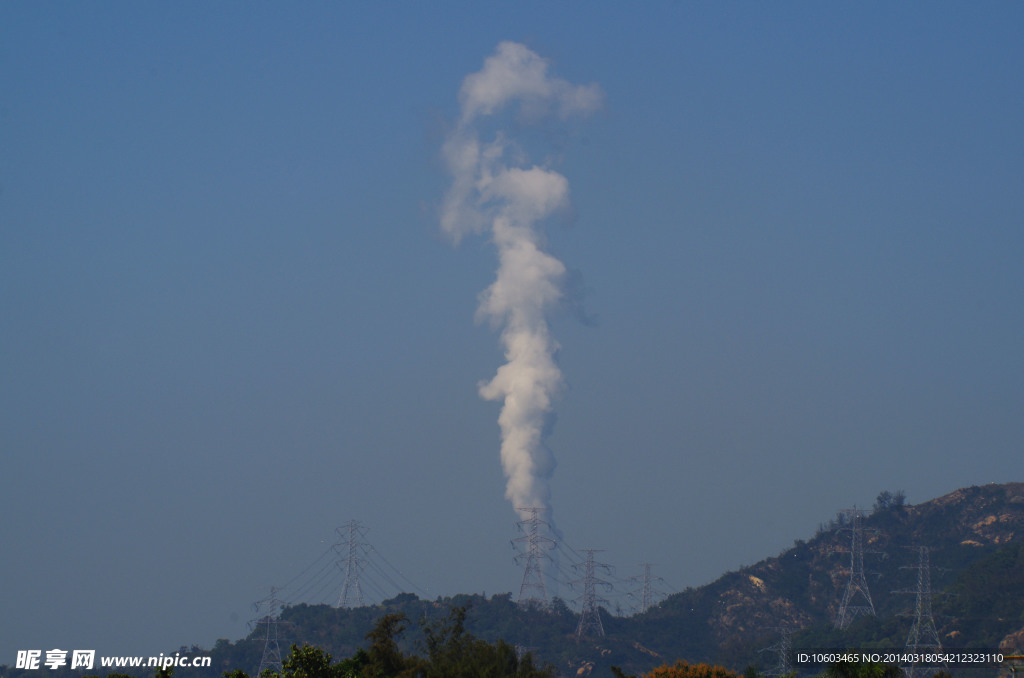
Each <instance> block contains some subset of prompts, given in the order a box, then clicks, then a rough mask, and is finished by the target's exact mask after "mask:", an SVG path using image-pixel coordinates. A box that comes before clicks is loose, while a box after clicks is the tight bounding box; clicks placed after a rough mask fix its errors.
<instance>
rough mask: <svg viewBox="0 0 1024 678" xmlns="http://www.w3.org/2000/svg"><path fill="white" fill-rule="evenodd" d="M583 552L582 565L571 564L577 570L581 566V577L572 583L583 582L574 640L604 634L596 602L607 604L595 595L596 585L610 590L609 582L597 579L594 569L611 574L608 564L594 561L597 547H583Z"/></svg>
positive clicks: (577, 640)
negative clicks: (585, 557)
mask: <svg viewBox="0 0 1024 678" xmlns="http://www.w3.org/2000/svg"><path fill="white" fill-rule="evenodd" d="M583 552H584V553H586V554H587V559H586V561H585V562H584V563H583V565H578V564H577V565H573V566H572V567H573V569H576V570H579V569H580V568H581V567H582V568H583V579H582V580H580V579H577V580H576V581H574V582H571V583H572V584H579V583H582V584H583V595H582V596H580V597H579V598H578V600H581V601H582V603H583V604H582V606H581V608H580V622H579V624H577V625H576V642H579V641H580V638H582V637H583V636H594V637H602V636H604V625H603V624H602V623H601V612H600V610H598V605H597V604H598V603H604V604H606V605H607V604H608V601H607V600H605V599H604V598H598V597H597V587H598V586H601V587H603V588H604V589H605V591H611V590H612V585H611V583H610V582H606V581H605V580H603V579H598V578H597V575H596V574H595V571H596V570H598V569H601V570H604V571H605V572H606V573H608V574H611V571H612V568H611V566H610V565H605V564H604V563H595V562H594V554H595V553H600V551H598V550H597V549H583Z"/></svg>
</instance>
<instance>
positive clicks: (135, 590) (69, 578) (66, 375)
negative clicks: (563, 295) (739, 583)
mask: <svg viewBox="0 0 1024 678" xmlns="http://www.w3.org/2000/svg"><path fill="white" fill-rule="evenodd" d="M1022 21H1024V9H1022V8H1021V6H1020V5H1019V4H1015V3H995V2H993V3H986V4H982V5H977V4H968V3H928V4H925V3H905V4H898V5H893V4H891V3H858V4H856V5H849V4H847V5H842V4H829V5H822V4H820V3H775V4H765V3H761V4H754V3H659V2H651V3H644V4H643V5H641V6H640V7H627V6H626V5H625V4H624V3H622V4H613V3H599V4H596V5H595V4H593V3H590V4H584V3H558V4H549V3H487V4H482V3H464V4H458V3H447V4H429V3H397V2H396V3H304V4H302V5H299V6H295V5H285V4H283V3H281V4H273V3H228V2H225V3H219V4H216V5H212V6H211V5H207V4H200V3H176V4H168V3H104V4H99V5H95V4H94V5H82V4H75V3H61V2H58V3H46V4H42V3H30V2H9V3H4V4H3V5H2V6H0V450H2V461H0V469H2V470H0V541H2V543H3V544H4V548H3V550H2V555H0V573H2V575H3V581H4V582H6V583H5V585H4V586H3V587H0V610H3V613H2V617H3V618H2V621H0V624H2V626H3V630H4V633H3V634H0V636H2V638H0V663H7V664H13V662H14V659H15V653H16V651H17V650H19V649H50V648H53V647H60V648H65V647H67V648H79V649H96V650H97V652H98V653H100V654H136V653H139V654H141V653H150V652H153V653H156V652H160V651H166V650H167V649H169V648H170V649H174V648H176V647H178V646H179V645H188V644H192V643H197V644H200V645H205V646H209V645H211V644H212V643H213V641H214V640H215V639H216V638H220V637H225V638H231V639H235V638H238V637H240V636H242V635H244V634H245V633H246V626H245V622H246V621H247V620H248V619H250V618H251V616H252V612H251V603H252V602H253V601H255V600H257V599H260V598H262V597H263V596H265V595H266V592H267V587H269V586H271V585H281V584H282V583H284V582H286V581H288V580H289V579H291V578H293V577H294V576H296V575H297V574H298V573H299V572H300V571H301V570H302V569H303V568H304V567H306V566H307V565H308V564H309V563H310V562H312V561H314V560H315V559H316V558H317V557H318V556H319V555H320V554H321V553H322V552H323V551H324V549H325V547H326V546H325V545H329V544H330V543H331V542H332V541H333V540H334V539H335V534H334V528H335V527H337V526H339V525H342V524H343V523H345V522H346V521H348V520H350V519H357V520H361V521H362V522H363V523H364V524H366V526H367V528H368V533H367V536H368V539H369V541H370V542H372V543H373V544H374V546H375V548H376V549H378V550H379V551H380V553H381V554H383V555H384V556H385V557H386V558H387V560H388V561H389V562H390V563H392V564H394V565H395V566H396V567H398V568H399V569H401V571H402V572H403V573H404V574H405V575H407V576H408V577H409V579H411V580H412V581H413V582H415V583H416V585H417V586H418V587H420V588H421V589H422V590H423V591H425V592H426V593H427V594H429V595H431V596H435V595H449V594H454V593H458V592H487V593H488V594H490V593H497V592H502V591H518V588H519V578H520V577H521V573H520V571H519V570H518V569H517V568H516V566H515V565H514V563H513V562H512V559H511V555H512V554H511V551H510V549H509V544H508V540H509V539H511V538H514V537H515V536H516V532H515V529H514V524H513V523H514V521H515V520H516V515H515V513H514V511H513V510H512V507H511V505H510V504H509V503H508V502H507V501H506V500H505V498H504V491H505V479H504V478H503V476H502V471H501V466H500V464H499V461H498V448H499V445H500V437H499V430H498V425H497V417H498V412H499V406H498V404H496V403H493V402H487V401H484V400H482V399H481V398H480V397H479V396H478V394H477V386H478V384H479V383H480V382H482V381H487V380H489V379H491V377H492V376H493V375H494V373H495V370H496V369H497V368H498V366H499V365H500V364H501V363H502V362H503V357H502V351H501V345H500V342H499V336H498V332H497V331H496V330H494V329H492V328H491V327H489V326H488V325H487V324H486V323H482V324H481V323H475V322H474V317H475V314H476V306H477V303H478V295H479V294H480V292H481V291H483V290H484V289H485V288H487V287H488V285H490V284H491V282H492V281H493V279H494V275H495V269H496V254H495V252H494V249H493V247H492V246H491V244H490V243H489V242H488V240H487V239H486V238H485V237H479V236H477V237H472V236H471V237H467V238H465V239H464V240H463V241H462V242H461V243H460V244H459V246H458V247H453V246H452V244H451V243H450V241H449V240H448V239H447V238H446V237H444V236H443V235H442V234H441V231H440V226H439V210H440V206H441V202H442V200H443V197H444V195H445V192H446V191H447V190H448V187H449V182H450V177H449V176H448V175H447V173H446V168H445V165H444V163H443V162H442V159H441V145H442V143H443V142H444V140H445V138H446V135H447V134H449V133H450V132H451V130H452V128H453V126H454V125H455V121H456V119H457V118H458V115H459V109H458V100H457V95H458V92H459V88H460V86H461V84H462V81H463V79H464V78H465V77H466V76H467V75H468V74H470V73H473V72H475V71H478V70H480V68H481V67H482V65H483V62H484V59H485V58H486V57H488V56H489V55H491V54H492V53H494V50H495V48H496V46H497V45H498V44H499V43H500V42H501V41H503V40H512V41H516V42H519V43H522V44H524V45H526V46H527V47H529V49H531V50H532V51H534V52H535V53H537V54H538V55H540V56H541V57H543V58H545V59H547V60H548V61H549V65H550V69H551V72H552V73H553V74H554V75H556V76H557V77H560V78H564V79H566V80H568V81H569V82H572V83H576V84H594V83H596V84H597V85H598V86H599V87H600V88H601V90H602V91H603V92H604V106H603V108H602V109H601V111H599V112H598V113H596V114H594V115H591V116H590V117H589V118H587V119H585V120H577V121H573V122H572V123H571V124H568V123H566V124H558V125H554V124H545V125H541V126H540V127H539V128H531V127H528V126H526V125H521V126H520V125H517V124H515V123H514V121H513V123H512V124H511V127H510V128H509V129H508V130H507V133H508V134H509V135H511V136H512V138H515V139H517V140H519V141H520V142H521V143H522V144H523V147H524V149H527V151H528V152H529V153H530V154H532V155H531V158H530V162H544V163H547V164H548V165H550V166H551V167H553V168H555V169H557V171H558V172H559V173H561V174H563V175H564V176H565V177H566V178H567V180H568V182H569V187H570V194H571V200H572V208H571V209H570V210H564V211H562V212H561V213H559V214H558V215H557V216H556V217H554V218H552V219H550V220H549V222H548V223H547V224H546V228H547V246H548V250H549V251H550V252H551V253H552V254H553V255H554V256H557V257H558V258H559V259H561V260H562V261H563V262H564V263H565V265H566V266H567V267H568V268H569V269H570V270H571V271H573V272H574V274H573V279H574V280H575V281H576V287H577V288H578V289H579V290H581V291H582V292H583V297H584V309H585V312H586V314H587V316H588V317H590V318H591V319H592V321H591V322H587V323H583V322H580V320H579V318H578V317H576V316H574V315H573V314H571V313H565V314H561V315H556V316H554V317H552V318H551V331H552V334H553V336H554V337H555V339H556V340H557V341H558V343H559V344H560V345H561V350H560V352H559V354H558V360H559V366H560V368H561V370H562V374H563V376H564V379H565V381H566V383H567V385H568V388H567V389H566V390H565V392H564V393H563V395H562V396H561V398H560V399H559V400H558V402H557V403H556V406H555V414H556V417H557V420H556V421H555V423H554V426H553V428H552V432H551V435H550V437H549V438H548V440H547V444H548V446H549V448H550V450H551V451H552V452H553V454H554V457H555V459H556V461H557V464H558V466H557V469H556V471H555V473H554V476H553V479H552V481H551V491H552V497H553V498H552V503H553V507H554V512H555V513H554V515H555V518H556V520H557V523H558V526H559V528H560V529H561V530H562V532H563V534H564V539H565V542H566V543H567V544H569V545H571V546H572V547H573V548H576V549H580V548H602V549H605V551H604V553H603V554H602V557H603V559H604V561H605V562H609V563H612V564H614V565H616V566H617V568H618V571H619V573H620V574H621V575H622V576H623V577H626V576H629V575H631V574H636V573H638V572H639V567H638V565H637V564H638V563H640V562H641V561H650V562H653V563H656V564H657V568H656V572H657V574H660V575H661V576H663V577H665V578H666V579H667V580H668V581H669V582H671V583H672V584H674V585H675V586H677V587H683V586H691V585H692V586H696V585H699V584H702V583H705V582H707V581H709V580H711V579H712V578H714V577H715V576H717V575H718V574H720V573H721V572H723V571H725V570H727V569H732V568H735V567H738V566H740V565H743V564H747V563H751V562H754V561H756V560H759V559H760V558H762V557H765V556H768V555H773V554H775V553H778V552H779V551H781V550H782V549H784V548H786V547H787V546H789V545H790V544H791V543H792V541H793V540H794V539H797V538H805V537H808V536H810V535H811V534H812V533H813V531H814V529H815V528H816V526H817V525H818V523H819V522H821V521H824V520H827V519H828V518H829V517H830V516H831V515H833V514H834V512H835V511H836V510H838V509H841V508H846V507H849V506H852V505H854V504H857V505H861V506H864V505H870V504H871V503H872V502H873V500H874V498H875V496H876V495H877V494H878V492H879V491H881V490H883V489H890V490H895V489H903V490H905V491H906V493H907V496H908V500H909V501H911V502H920V501H925V500H927V499H930V498H932V497H934V496H937V495H939V494H942V493H945V492H947V491H950V490H953V489H955V488H957V487H960V486H964V485H970V484H982V483H988V482H1001V481H1009V480H1020V479H1021V468H1020V463H1021V462H1020V459H1021V441H1022V439H1024V416H1022V406H1024V361H1022V358H1021V350H1020V347H1021V346H1022V345H1024V336H1022V335H1024V317H1022V309H1024V304H1022V301H1024V299H1022V293H1024V273H1022V266H1021V261H1022V260H1024V232H1022V226H1024V191H1022V190H1021V187H1022V185H1024V183H1022V179H1024V127H1022V126H1021V124H1020V123H1021V120H1022V119H1024V46H1022V42H1021V40H1020V39H1019V38H1020V26H1021V25H1022ZM565 595H567V597H572V595H575V594H573V593H572V592H566V593H565Z"/></svg>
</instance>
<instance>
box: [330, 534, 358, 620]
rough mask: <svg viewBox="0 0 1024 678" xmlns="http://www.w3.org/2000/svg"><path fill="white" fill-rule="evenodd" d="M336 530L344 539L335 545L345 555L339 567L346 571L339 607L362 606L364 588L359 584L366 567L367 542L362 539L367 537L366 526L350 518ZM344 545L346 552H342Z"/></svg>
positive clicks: (339, 562)
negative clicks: (364, 556)
mask: <svg viewBox="0 0 1024 678" xmlns="http://www.w3.org/2000/svg"><path fill="white" fill-rule="evenodd" d="M335 532H337V533H338V536H339V537H341V539H342V541H341V543H338V544H335V545H334V550H335V551H337V552H338V555H341V556H344V557H343V559H342V560H339V561H337V563H338V567H339V568H341V569H342V570H343V571H344V572H345V583H344V584H342V586H341V595H339V596H338V607H339V608H352V607H362V606H363V589H362V587H361V586H360V585H359V575H360V573H361V572H362V571H363V568H365V567H366V561H365V560H363V557H362V556H363V553H364V552H365V549H366V544H365V543H363V542H362V541H360V540H361V539H365V538H366V528H364V527H363V524H362V523H360V522H359V521H358V520H350V521H348V522H347V523H345V524H344V525H343V526H342V527H339V528H337V529H336V530H335ZM342 547H345V549H344V552H342ZM343 563H344V566H343V565H342V564H343Z"/></svg>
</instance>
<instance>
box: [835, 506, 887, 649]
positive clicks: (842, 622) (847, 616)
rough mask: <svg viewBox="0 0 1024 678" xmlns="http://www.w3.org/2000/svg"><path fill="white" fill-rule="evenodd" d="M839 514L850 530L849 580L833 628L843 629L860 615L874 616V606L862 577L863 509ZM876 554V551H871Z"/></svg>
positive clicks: (847, 510) (853, 509)
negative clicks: (847, 517)
mask: <svg viewBox="0 0 1024 678" xmlns="http://www.w3.org/2000/svg"><path fill="white" fill-rule="evenodd" d="M840 513H842V514H844V515H847V516H849V521H848V522H847V525H848V526H849V528H850V578H849V579H848V580H847V582H846V590H845V591H843V600H842V602H840V603H839V611H838V612H837V613H836V621H835V628H837V629H840V630H842V629H845V628H847V627H848V626H849V625H850V624H851V623H852V622H853V620H854V619H856V618H857V617H859V616H861V615H868V614H869V615H872V616H874V615H875V604H874V603H873V602H871V591H870V590H869V589H868V580H867V577H866V576H865V575H864V553H865V551H864V528H863V527H862V525H861V521H862V520H863V517H864V509H859V508H856V507H854V508H852V509H843V510H842V511H841V512H840ZM872 553H877V551H872Z"/></svg>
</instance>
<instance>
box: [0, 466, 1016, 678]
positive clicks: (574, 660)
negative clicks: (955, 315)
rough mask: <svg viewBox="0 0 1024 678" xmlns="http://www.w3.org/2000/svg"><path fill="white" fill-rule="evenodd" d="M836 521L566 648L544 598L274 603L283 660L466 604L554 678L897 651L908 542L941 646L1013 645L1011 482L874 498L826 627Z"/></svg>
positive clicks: (224, 654)
mask: <svg viewBox="0 0 1024 678" xmlns="http://www.w3.org/2000/svg"><path fill="white" fill-rule="evenodd" d="M846 520H848V518H844V517H843V514H839V515H837V517H836V518H834V519H832V520H831V521H828V522H826V523H824V524H822V525H821V527H820V528H819V530H818V533H817V534H816V535H814V536H813V537H811V538H809V539H807V540H806V541H804V540H798V541H796V542H795V543H794V545H793V546H792V547H791V548H789V549H786V550H785V551H783V552H782V553H780V554H778V555H777V556H773V557H770V558H766V559H764V560H762V561H761V562H759V563H756V564H754V565H751V566H749V567H744V568H741V569H740V570H738V571H734V572H728V573H726V574H723V575H722V576H721V577H719V578H718V579H716V580H715V581H713V582H711V583H709V584H707V585H704V586H701V587H699V588H690V589H687V590H685V591H682V592H679V593H676V594H674V595H672V596H669V597H668V598H667V599H665V600H664V601H662V602H661V603H660V604H658V605H656V606H654V607H652V608H651V609H650V610H648V611H647V612H645V613H643V614H637V615H634V616H631V617H615V616H612V615H610V614H608V613H607V612H606V611H604V610H602V622H603V626H604V630H605V633H606V636H605V637H604V638H597V639H584V640H583V641H582V642H579V643H577V642H576V639H575V636H574V631H575V629H576V624H577V620H578V615H577V614H576V613H575V612H573V611H572V610H570V609H569V608H568V607H567V606H566V605H565V603H564V602H562V601H560V600H557V599H556V600H555V601H554V602H553V604H552V605H551V606H549V607H548V608H545V609H537V608H531V609H522V608H520V607H519V606H517V605H516V604H515V603H514V602H513V600H512V597H511V595H510V594H504V595H495V596H491V597H489V598H486V597H484V596H482V595H458V596H453V597H450V598H443V599H438V600H434V601H428V600H422V599H420V598H418V597H417V596H415V595H413V594H411V593H405V594H401V595H399V596H396V597H395V598H392V599H390V600H387V601H385V602H384V603H382V604H381V605H376V606H372V607H363V608H358V609H354V610H339V609H335V608H332V607H329V606H325V605H318V606H309V605H297V606H294V607H288V608H285V609H284V611H283V612H282V614H281V620H282V621H283V622H286V624H284V625H282V627H281V629H282V630H281V635H282V637H283V638H287V640H286V641H285V640H283V642H282V651H283V652H284V653H287V644H288V643H292V642H294V643H298V644H302V643H309V644H311V645H317V646H320V647H322V648H324V649H326V650H327V651H328V652H330V653H331V654H332V655H333V656H334V657H336V658H342V657H347V656H351V655H352V654H353V653H355V652H356V650H357V649H358V648H360V647H366V645H367V643H366V640H365V635H366V633H367V632H368V631H369V630H370V629H371V628H372V626H373V623H374V620H375V619H377V618H379V617H380V616H381V615H383V614H386V613H388V612H401V613H404V614H405V615H406V616H407V617H408V619H409V624H408V628H407V630H406V632H405V634H404V635H403V638H402V647H403V649H404V650H405V651H407V652H421V651H422V642H423V634H422V630H421V627H420V625H421V624H422V623H424V622H426V623H430V622H434V623H436V622H437V621H439V620H440V619H442V618H444V617H445V616H446V615H447V614H448V611H449V609H450V608H451V607H452V606H468V615H467V621H466V625H467V629H468V631H469V632H470V633H472V634H473V635H475V636H476V637H478V638H481V639H483V640H487V641H492V642H493V641H496V640H498V639H503V640H505V641H506V642H508V643H510V644H514V645H517V646H519V647H520V648H522V649H523V650H529V651H531V652H532V653H533V655H534V657H535V658H537V659H538V660H539V662H540V663H548V662H550V663H551V664H553V665H555V666H556V667H557V668H558V669H559V670H560V671H561V672H562V673H563V674H564V675H581V676H585V675H593V676H608V675H611V674H610V672H609V667H610V666H612V665H617V666H620V667H622V668H623V669H624V670H625V672H626V673H637V674H639V673H641V672H644V671H648V670H650V669H651V668H654V667H655V666H659V665H661V664H664V663H672V662H674V661H675V660H676V659H686V660H688V661H690V662H713V663H717V664H722V665H724V666H726V667H729V668H732V669H734V670H738V671H742V670H743V669H744V668H745V667H747V666H750V665H758V666H759V667H760V668H762V669H768V668H771V666H772V665H773V663H774V658H773V657H772V656H771V653H765V652H762V651H761V650H762V649H764V648H767V647H769V646H770V645H772V644H773V643H775V642H776V641H777V639H778V637H779V633H780V629H781V628H786V629H789V630H790V631H791V632H792V642H793V646H794V647H795V648H798V649H799V648H820V647H837V648H843V647H857V648H862V649H867V648H872V647H874V648H883V647H893V648H902V647H903V646H904V644H905V643H906V639H907V634H908V631H909V629H910V626H911V623H912V622H913V618H912V617H911V616H907V615H905V614H904V613H906V612H908V611H911V610H912V609H913V605H914V596H913V595H908V594H905V593H894V592H895V591H906V590H913V589H914V587H915V586H916V583H917V579H916V574H917V573H916V570H915V569H913V568H915V567H916V566H917V564H918V557H919V554H918V551H917V550H916V549H915V548H909V547H918V546H927V547H929V549H931V550H930V561H931V566H932V571H931V585H932V590H933V591H934V592H936V593H937V594H938V593H939V592H944V593H948V594H950V595H941V596H940V595H937V596H936V597H935V598H934V602H933V610H934V620H935V626H936V629H937V631H938V634H939V637H940V639H941V642H942V644H943V647H945V648H995V647H998V646H1002V647H1004V648H1005V649H1006V650H1007V651H1010V650H1016V651H1017V652H1018V653H1019V652H1020V651H1021V650H1024V483H1007V484H1002V485H995V484H993V485H985V486H981V487H969V488H964V489H960V490H956V491H955V492H951V493H950V494H947V495H944V496H942V497H939V498H937V499H933V500H931V501H928V502H924V503H921V504H917V505H906V504H904V503H903V501H902V496H901V495H900V494H899V493H887V492H886V493H883V494H882V495H880V496H879V501H878V502H877V503H876V505H875V507H874V509H873V510H871V511H868V512H865V514H864V517H863V520H862V526H863V537H864V538H863V542H864V551H865V556H864V570H865V573H866V575H867V581H868V584H869V587H870V592H871V598H872V602H873V603H874V606H875V610H876V613H877V614H876V616H873V617H871V616H864V617H861V618H859V619H857V620H856V621H855V622H854V623H853V624H851V625H850V626H849V628H847V629H845V630H844V631H837V630H835V629H834V628H833V623H834V620H835V618H836V613H837V611H838V608H839V604H840V601H841V599H842V595H843V591H844V588H845V585H846V582H847V580H848V579H849V576H850V570H849V565H850V555H849V547H850V534H851V533H850V530H849V529H848V525H847V523H846ZM259 633H260V632H259V631H255V632H253V634H251V635H250V636H249V637H248V638H245V639H241V640H239V641H237V642H234V643H232V642H228V641H227V640H221V641H218V642H217V644H216V645H215V646H214V647H213V648H211V649H210V650H206V651H204V652H211V653H212V655H213V666H212V667H211V669H209V670H206V671H204V672H200V671H194V670H188V671H185V670H178V671H176V672H175V677H176V678H219V676H220V675H221V674H222V673H223V672H225V671H231V670H234V669H242V670H243V671H246V672H248V673H252V672H253V671H254V669H255V667H256V666H257V665H258V664H259V661H260V657H261V654H262V651H263V640H262V639H261V638H260V637H259ZM35 673H37V672H35ZM35 673H33V672H23V671H16V670H14V669H11V668H5V669H4V670H3V678H38V675H35ZM47 673H48V675H50V674H51V672H49V671H48V672H47ZM61 675H62V674H61V672H52V676H51V678H61ZM69 675H70V674H69ZM143 675H147V676H148V675H150V674H149V673H146V674H143Z"/></svg>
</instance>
